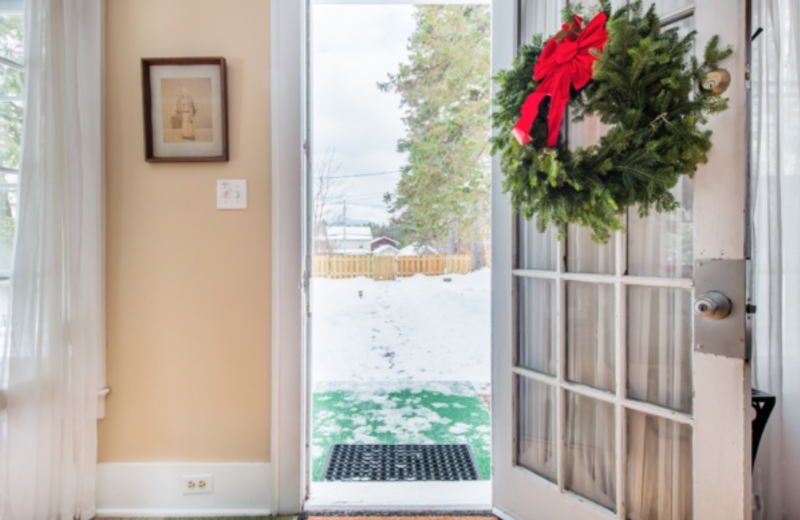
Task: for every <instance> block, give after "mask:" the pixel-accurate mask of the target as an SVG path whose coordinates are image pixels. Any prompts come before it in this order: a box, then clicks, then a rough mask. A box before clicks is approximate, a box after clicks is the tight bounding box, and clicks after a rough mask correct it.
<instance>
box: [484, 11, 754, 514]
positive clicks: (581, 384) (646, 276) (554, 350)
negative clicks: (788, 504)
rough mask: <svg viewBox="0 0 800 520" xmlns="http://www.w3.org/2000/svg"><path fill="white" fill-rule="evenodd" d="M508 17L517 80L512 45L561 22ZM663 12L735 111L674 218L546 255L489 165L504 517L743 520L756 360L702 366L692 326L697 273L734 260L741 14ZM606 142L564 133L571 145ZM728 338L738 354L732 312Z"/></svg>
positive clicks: (741, 109) (739, 207)
mask: <svg viewBox="0 0 800 520" xmlns="http://www.w3.org/2000/svg"><path fill="white" fill-rule="evenodd" d="M616 3H617V4H619V3H620V2H619V1H618V2H616ZM509 4H514V2H513V1H510V0H504V1H499V2H495V4H494V9H495V12H494V16H493V24H494V27H493V39H494V40H493V70H494V71H495V72H496V71H497V70H499V69H504V68H508V67H509V66H510V57H511V56H510V55H509V54H508V53H509V47H510V46H511V45H512V44H511V43H510V42H509V39H510V38H509V34H508V32H507V31H509V30H513V29H514V28H516V29H518V31H519V32H518V34H519V35H521V37H522V41H524V42H528V41H530V38H531V36H532V35H533V34H535V33H543V34H545V35H546V36H549V35H552V34H553V33H555V32H556V31H557V30H558V29H559V27H560V23H561V20H560V10H561V8H562V7H563V2H562V1H561V0H521V1H520V3H519V7H518V8H519V11H518V12H517V13H516V14H517V15H518V16H519V21H520V23H519V24H517V22H516V20H515V19H514V14H513V12H512V10H513V9H514V7H515V6H513V5H509ZM656 4H657V8H658V11H659V14H660V15H661V16H662V20H664V19H669V21H670V22H671V23H673V24H676V25H677V26H679V27H681V28H683V29H685V30H691V29H693V28H698V29H699V31H698V38H697V44H696V45H697V47H696V49H697V52H698V54H700V53H702V50H703V49H704V48H705V45H706V43H707V41H708V39H709V38H710V37H711V36H713V35H714V34H719V35H720V37H721V40H722V43H723V44H731V45H733V46H734V55H733V56H732V57H731V58H728V59H727V60H726V61H725V62H724V63H723V64H722V66H724V67H725V68H726V69H727V70H728V71H729V72H730V73H731V76H732V78H733V80H732V82H731V85H730V87H729V88H728V90H727V92H726V93H725V95H726V96H727V97H729V98H730V108H729V110H727V111H726V112H724V113H722V114H719V115H715V116H712V118H711V121H710V123H709V125H708V126H709V128H711V129H712V130H713V131H714V137H713V143H714V147H713V149H712V150H711V152H710V153H709V163H708V164H706V165H703V166H702V167H701V168H700V169H699V171H698V174H697V176H696V177H695V179H694V180H693V181H692V180H690V179H688V178H685V179H683V180H682V181H681V182H680V183H679V185H678V186H676V188H675V189H674V194H675V196H676V199H677V200H678V201H679V202H680V203H681V206H682V207H681V208H680V209H678V210H677V211H675V212H673V213H671V214H668V215H662V214H653V215H651V216H650V217H649V218H647V219H640V218H639V217H638V215H636V212H635V210H632V211H631V212H630V216H629V218H628V219H627V221H626V226H627V228H628V233H626V234H617V235H616V236H614V237H613V238H612V239H611V241H609V244H608V245H606V246H597V245H596V244H594V243H593V242H591V240H590V238H589V233H588V232H587V231H586V230H583V229H580V228H578V227H574V226H571V227H570V228H569V229H568V232H567V238H566V239H565V240H563V241H561V242H556V241H555V240H554V238H553V236H552V235H553V234H552V233H546V234H539V233H538V232H536V230H535V228H534V226H533V225H532V224H531V223H528V222H526V221H524V220H523V219H517V218H516V217H515V216H512V214H511V210H510V208H509V207H508V199H507V197H505V196H504V195H503V194H502V192H501V184H502V173H501V172H500V171H499V168H498V164H497V163H496V162H495V163H494V165H493V183H492V186H493V200H492V202H493V208H492V211H493V218H492V224H493V230H492V233H493V237H494V240H493V242H494V244H493V266H492V267H493V273H492V283H493V287H492V291H493V309H492V319H493V321H492V324H493V330H492V342H493V356H494V357H493V395H494V397H493V404H492V411H493V464H494V475H493V476H494V481H493V489H494V504H495V506H496V508H497V511H498V512H499V513H502V514H505V515H508V516H510V517H516V518H520V519H524V520H527V519H547V520H560V519H564V520H566V519H569V520H583V519H595V518H598V519H599V518H637V519H642V520H645V519H648V520H649V519H658V520H660V519H670V520H675V519H685V518H695V519H698V520H700V519H703V520H705V519H711V518H725V519H726V520H727V519H734V520H735V519H742V520H743V519H745V518H749V517H750V418H751V410H750V391H751V390H750V375H749V370H750V367H749V363H747V362H746V361H745V360H744V359H742V357H744V356H743V355H739V357H736V356H737V354H736V353H735V352H736V349H732V350H731V352H733V353H732V354H731V353H726V354H727V355H730V356H733V357H727V356H722V355H715V354H708V353H703V351H702V347H698V346H697V341H696V338H695V335H694V331H695V330H696V328H697V322H696V320H698V319H700V318H696V317H694V316H693V314H692V301H693V298H694V297H695V296H696V295H695V294H694V288H695V278H696V277H697V276H699V275H698V274H697V273H698V269H699V268H698V265H699V264H700V263H703V261H704V260H718V259H724V260H728V261H737V260H743V259H744V240H745V232H744V229H745V220H744V204H745V185H746V180H745V170H746V168H745V164H746V163H745V161H746V157H745V149H746V146H745V143H746V141H745V139H746V137H745V132H746V117H745V115H746V103H745V99H746V90H745V81H744V76H745V64H746V59H747V46H748V45H749V38H748V37H747V31H748V28H747V26H746V25H747V24H746V16H745V14H746V12H745V8H746V5H745V0H733V1H730V0H704V1H703V2H701V3H699V4H698V5H696V6H695V5H694V4H693V2H691V1H689V0H659V1H658V2H656ZM603 132H604V128H603V127H602V125H600V124H599V123H598V122H596V121H590V120H587V121H585V122H583V123H582V124H580V125H575V124H570V128H569V136H570V140H571V145H573V146H574V145H577V144H582V145H586V144H591V142H593V141H595V140H596V139H598V137H599V136H600V135H602V133H603ZM708 265H710V264H709V263H706V267H705V269H706V272H707V270H708ZM703 276H705V274H703ZM741 278H742V279H741V280H738V278H737V279H735V280H732V281H731V280H728V282H729V283H733V284H734V285H737V284H741V286H742V287H743V286H744V283H745V280H744V279H743V278H744V277H743V276H742V277H741ZM737 305H738V306H740V308H742V307H743V306H744V301H740V302H734V306H737ZM726 324H728V325H729V326H731V327H733V329H734V333H735V334H736V333H738V332H737V331H738V330H739V329H741V332H742V334H741V337H742V341H744V314H743V313H741V314H738V315H737V316H735V317H734V316H733V315H731V317H730V318H728V321H727V322H726ZM700 325H702V323H700ZM707 351H708V349H706V352H707ZM714 351H715V352H718V350H714ZM744 351H745V350H744V349H743V348H742V349H740V350H739V352H744Z"/></svg>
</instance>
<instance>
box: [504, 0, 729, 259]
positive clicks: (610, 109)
mask: <svg viewBox="0 0 800 520" xmlns="http://www.w3.org/2000/svg"><path fill="white" fill-rule="evenodd" d="M599 10H600V11H602V13H605V16H608V21H607V23H606V29H607V31H608V41H607V42H606V43H605V45H604V48H603V50H602V54H601V53H600V52H598V51H597V50H595V49H592V50H591V51H590V52H591V53H592V55H593V57H594V58H595V59H597V61H594V73H593V74H592V76H591V80H590V81H588V83H586V85H585V86H584V87H583V88H581V89H579V90H575V88H573V87H572V86H570V87H569V88H570V95H569V107H570V109H571V112H572V115H573V116H574V117H573V120H575V121H581V120H583V119H584V118H585V117H586V116H592V115H595V116H599V118H600V121H602V122H603V123H604V124H606V125H611V126H612V128H610V129H609V131H608V133H607V134H606V135H605V136H604V137H602V138H601V139H600V141H599V144H597V145H594V146H589V147H586V148H580V147H579V148H577V149H575V150H574V151H571V150H570V149H569V146H568V143H567V142H566V141H565V140H564V139H563V136H559V137H558V141H557V143H555V146H552V147H548V146H547V141H548V116H549V111H550V110H549V107H550V104H551V98H545V99H544V101H542V102H541V105H540V106H539V112H538V115H537V116H536V118H535V120H534V121H533V125H532V126H531V129H530V132H528V133H527V135H523V136H519V130H517V132H518V133H517V134H516V135H517V136H518V138H519V137H522V139H520V140H521V141H524V140H525V139H527V138H528V137H530V142H528V143H526V144H520V142H519V141H518V139H515V138H514V135H515V134H514V133H513V132H514V127H515V125H516V124H517V123H518V120H520V113H521V110H522V108H523V104H524V102H525V100H526V99H527V98H528V96H530V95H531V94H532V93H534V92H536V89H537V88H538V87H539V86H540V85H541V84H543V83H544V81H538V82H537V81H535V80H534V79H533V77H532V74H531V73H532V71H533V70H534V66H535V65H536V64H537V62H538V61H539V58H540V56H541V55H542V53H543V51H544V50H545V42H544V41H543V38H542V36H541V35H537V36H535V37H534V38H533V42H532V44H530V45H523V46H521V47H520V49H519V53H518V55H517V57H516V58H515V60H514V64H513V68H512V69H510V70H506V71H501V72H500V73H499V74H498V75H497V77H496V78H495V80H496V81H497V82H498V83H499V86H500V90H499V91H498V92H497V94H496V96H495V102H496V111H495V112H494V114H493V126H494V128H495V129H497V130H498V132H497V134H496V136H495V137H493V138H492V153H499V154H500V158H501V168H502V171H503V172H504V174H505V179H504V181H503V191H504V192H505V193H510V196H511V203H512V204H513V206H514V207H515V208H517V210H518V211H520V212H521V213H522V215H523V216H524V217H525V218H526V219H528V220H530V219H531V218H532V217H534V216H536V217H537V218H536V226H537V228H538V230H539V231H540V232H544V231H545V230H546V229H547V228H548V227H549V226H554V227H555V228H556V229H557V231H558V232H557V237H558V239H561V238H562V237H563V236H564V232H565V230H566V225H567V224H568V223H574V224H578V225H580V226H586V227H590V228H591V229H592V239H593V240H594V241H595V242H597V243H606V242H607V241H608V239H609V237H610V236H611V233H612V232H614V231H617V230H621V229H623V226H622V221H621V218H620V217H621V216H622V215H623V214H624V212H625V210H626V208H627V207H629V206H633V205H638V209H639V215H641V216H642V217H644V216H647V215H648V214H649V212H650V210H651V209H652V208H655V209H656V211H659V212H668V211H672V210H674V209H676V208H677V207H678V206H679V204H678V203H677V201H676V200H675V198H674V197H673V196H672V194H671V193H670V189H671V188H673V187H674V186H675V185H676V184H677V183H678V180H679V179H680V176H681V175H688V176H689V177H693V176H694V174H695V172H696V171H697V165H698V164H701V163H705V162H707V161H708V158H707V156H706V152H708V150H710V149H711V131H710V130H704V129H702V128H701V127H700V125H702V124H704V123H706V122H707V116H708V115H711V114H715V113H718V112H721V111H723V110H725V109H727V107H728V100H727V98H723V97H721V96H720V95H719V94H716V93H712V92H710V91H706V90H703V89H701V88H700V85H701V84H702V80H703V78H704V76H705V75H706V74H707V73H708V72H709V71H711V70H714V69H716V68H718V64H719V62H720V61H722V60H724V59H725V58H727V57H728V56H730V55H731V54H732V52H733V51H732V50H731V48H730V47H725V48H720V47H719V37H718V36H714V37H713V38H712V39H711V40H710V41H709V42H708V45H707V46H706V49H705V55H704V61H703V63H702V64H700V63H699V62H698V60H697V58H695V57H694V56H693V49H694V41H695V36H696V32H695V31H692V32H691V33H689V34H688V35H686V36H684V37H680V35H679V34H678V29H677V28H673V29H667V30H662V28H661V24H660V21H659V18H658V16H657V15H656V12H655V6H651V7H650V9H649V10H648V11H647V12H644V10H643V7H642V2H641V0H639V1H636V2H631V3H630V5H628V6H625V7H622V8H620V9H619V10H617V11H616V12H615V13H613V14H611V5H610V2H609V0H601V3H600V6H599ZM582 11H583V8H582V6H581V5H580V4H579V5H577V6H568V7H567V8H566V9H565V10H564V12H563V14H564V21H565V24H570V23H571V24H572V27H571V28H570V26H569V25H565V26H564V30H562V31H561V32H559V33H558V34H557V35H556V36H555V37H554V38H556V41H560V39H563V38H565V37H568V36H569V35H570V31H572V34H573V35H577V34H579V33H580V21H581V18H575V17H576V16H578V17H579V16H580V15H581V14H582ZM602 13H601V14H600V15H598V16H599V17H601V18H602V17H603V14H602ZM576 23H577V25H576ZM593 23H594V22H593ZM576 28H577V30H576ZM587 28H588V26H587ZM688 58H690V59H688ZM545 81H546V80H545ZM559 120H560V117H559ZM552 137H553V140H555V135H553V136H552Z"/></svg>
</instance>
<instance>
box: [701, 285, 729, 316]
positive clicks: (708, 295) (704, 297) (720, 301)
mask: <svg viewBox="0 0 800 520" xmlns="http://www.w3.org/2000/svg"><path fill="white" fill-rule="evenodd" d="M694 313H695V314H697V315H698V316H700V317H701V318H708V319H709V320H721V319H722V318H724V317H725V316H727V315H728V314H730V313H731V301H730V300H729V299H728V297H727V296H725V295H724V294H722V293H721V292H718V291H708V292H705V293H703V294H701V295H700V297H699V298H697V299H696V300H695V301H694Z"/></svg>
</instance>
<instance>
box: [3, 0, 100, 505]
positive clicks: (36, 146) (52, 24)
mask: <svg viewBox="0 0 800 520" xmlns="http://www.w3.org/2000/svg"><path fill="white" fill-rule="evenodd" d="M102 23H103V12H102V3H101V0H27V1H26V7H25V59H26V73H25V120H24V129H23V140H22V161H21V176H20V177H21V179H20V192H19V193H20V194H19V197H20V199H19V219H18V224H17V239H16V250H15V257H14V270H13V274H12V295H11V310H10V316H11V317H10V332H9V337H8V338H7V342H6V346H5V348H4V352H3V355H2V358H0V360H1V361H2V363H3V367H2V371H1V372H0V374H2V381H0V383H1V384H2V389H3V390H4V392H5V393H6V394H7V399H6V408H5V410H4V411H3V412H2V415H3V418H2V422H3V423H4V428H3V430H2V435H0V449H2V452H0V462H1V463H2V464H0V469H2V474H3V475H4V478H3V481H2V488H0V490H2V494H1V495H0V517H1V518H2V520H51V519H72V518H80V519H89V518H91V517H92V516H93V515H94V489H95V464H96V453H97V439H96V437H97V423H96V421H97V417H98V390H99V389H100V388H101V387H102V386H103V385H104V381H103V376H102V371H103V366H104V360H103V337H104V330H103V327H104V315H103V284H102V282H103V278H104V272H103V251H102V243H103V241H102V237H103V234H104V230H103V226H102V222H103V219H102V216H103V208H102V157H103V154H102V146H103V136H102V120H101V117H102V115H101V103H102V90H101V65H102V51H103V49H102Z"/></svg>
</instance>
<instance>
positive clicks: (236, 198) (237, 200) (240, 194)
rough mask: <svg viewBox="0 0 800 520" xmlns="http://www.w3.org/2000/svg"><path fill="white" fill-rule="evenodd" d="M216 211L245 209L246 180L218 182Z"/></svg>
mask: <svg viewBox="0 0 800 520" xmlns="http://www.w3.org/2000/svg"><path fill="white" fill-rule="evenodd" d="M217 209H247V179H221V180H218V181H217Z"/></svg>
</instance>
